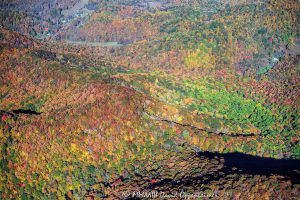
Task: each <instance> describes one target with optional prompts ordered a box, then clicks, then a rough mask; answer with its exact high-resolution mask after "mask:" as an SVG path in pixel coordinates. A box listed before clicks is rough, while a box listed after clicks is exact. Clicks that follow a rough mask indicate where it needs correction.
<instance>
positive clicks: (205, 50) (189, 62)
mask: <svg viewBox="0 0 300 200" xmlns="http://www.w3.org/2000/svg"><path fill="white" fill-rule="evenodd" d="M184 62H185V65H186V66H187V68H188V69H199V70H203V71H206V70H208V69H213V68H214V67H215V63H216V60H215V57H214V55H213V54H212V49H211V48H209V47H207V46H206V45H205V44H204V43H200V44H199V47H198V48H197V49H196V50H193V51H191V50H189V51H188V52H187V53H186V56H185V59H184Z"/></svg>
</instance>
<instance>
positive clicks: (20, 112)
mask: <svg viewBox="0 0 300 200" xmlns="http://www.w3.org/2000/svg"><path fill="white" fill-rule="evenodd" d="M2 113H6V114H9V115H19V114H25V115H40V114H42V113H41V112H36V111H34V110H26V109H17V110H11V111H4V110H0V114H2Z"/></svg>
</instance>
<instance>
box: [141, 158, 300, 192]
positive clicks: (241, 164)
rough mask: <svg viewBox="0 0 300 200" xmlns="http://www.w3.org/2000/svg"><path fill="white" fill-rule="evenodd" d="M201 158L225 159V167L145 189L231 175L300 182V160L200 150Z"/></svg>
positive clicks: (293, 182) (191, 184) (177, 185)
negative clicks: (276, 176) (277, 178)
mask: <svg viewBox="0 0 300 200" xmlns="http://www.w3.org/2000/svg"><path fill="white" fill-rule="evenodd" d="M197 155H198V156H200V157H201V159H203V160H205V159H209V160H211V161H213V160H221V159H224V162H223V163H224V167H223V168H221V169H220V170H215V171H210V172H209V173H206V174H201V175H198V176H187V177H184V178H183V179H180V180H173V179H162V180H161V181H159V182H157V183H155V184H150V185H149V186H147V187H146V188H145V189H159V188H166V187H167V188H181V187H190V186H195V185H206V184H209V183H211V182H212V181H219V180H220V179H228V177H230V176H234V175H237V176H236V179H238V178H239V177H240V175H246V176H255V175H260V176H266V177H270V176H272V175H279V176H282V177H283V179H282V180H290V181H291V182H292V184H299V183H300V160H299V159H298V160H292V159H290V160H287V159H273V158H262V157H258V156H251V155H246V154H243V153H227V154H222V153H212V152H199V153H198V154H197Z"/></svg>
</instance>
